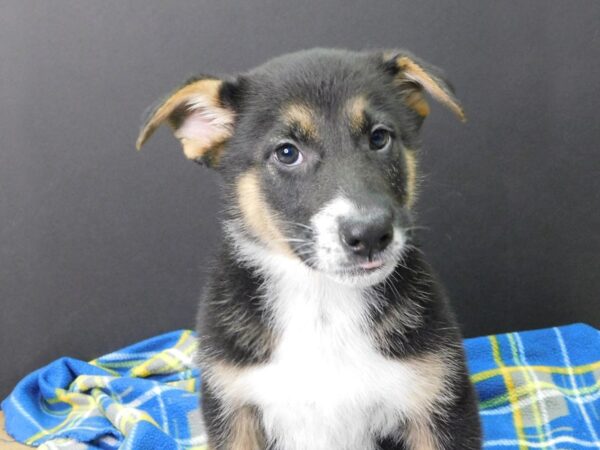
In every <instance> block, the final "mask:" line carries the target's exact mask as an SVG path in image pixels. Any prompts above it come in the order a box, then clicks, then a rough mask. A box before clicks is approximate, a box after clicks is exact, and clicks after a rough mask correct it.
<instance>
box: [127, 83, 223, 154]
mask: <svg viewBox="0 0 600 450" xmlns="http://www.w3.org/2000/svg"><path fill="white" fill-rule="evenodd" d="M233 86H234V84H233V82H229V81H223V80H221V79H217V78H212V77H202V78H194V79H192V80H189V81H188V82H187V83H185V84H184V85H183V86H181V87H179V88H177V89H176V90H175V91H173V92H172V93H171V94H169V95H168V96H167V97H166V98H165V99H164V100H163V101H161V102H160V103H159V104H158V106H156V107H155V108H154V109H152V111H151V112H150V114H149V116H148V119H147V120H146V121H145V123H144V125H143V126H142V129H141V131H140V134H139V136H138V138H137V141H136V148H137V149H138V150H139V149H141V148H142V146H143V145H144V143H145V142H146V141H147V140H148V139H149V138H150V136H152V134H153V133H154V131H155V130H156V129H157V128H158V127H159V126H160V125H161V124H162V123H163V122H168V123H169V124H170V125H171V127H172V128H173V134H174V135H175V137H176V138H177V139H179V141H180V142H181V145H182V147H183V153H184V154H185V156H187V157H188V158H189V159H191V160H194V161H196V162H198V163H201V164H206V165H208V166H216V165H217V164H218V161H219V156H220V153H221V150H222V149H223V146H224V145H225V143H226V142H227V140H228V139H229V138H230V137H231V134H232V132H233V124H234V119H235V110H234V107H233V104H232V101H231V99H232V97H233V96H232V90H233Z"/></svg>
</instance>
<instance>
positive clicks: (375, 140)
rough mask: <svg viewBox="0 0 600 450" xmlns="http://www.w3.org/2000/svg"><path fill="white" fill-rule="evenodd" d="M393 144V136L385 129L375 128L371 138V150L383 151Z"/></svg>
mask: <svg viewBox="0 0 600 450" xmlns="http://www.w3.org/2000/svg"><path fill="white" fill-rule="evenodd" d="M390 142H392V134H391V133H390V132H389V130H386V129H385V128H381V127H380V128H375V129H373V131H371V134H370V136H369V147H370V148H371V150H383V149H384V148H386V147H387V146H388V145H389V144H390Z"/></svg>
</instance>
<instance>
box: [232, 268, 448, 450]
mask: <svg viewBox="0 0 600 450" xmlns="http://www.w3.org/2000/svg"><path fill="white" fill-rule="evenodd" d="M267 296H268V301H269V302H270V303H271V305H272V307H273V308H274V311H275V315H274V317H275V326H276V327H277V328H278V329H279V331H280V339H279V340H278V344H277V347H276V348H275V351H274V353H273V354H272V357H271V359H270V361H269V362H268V363H267V364H264V365H260V366H256V367H252V368H248V369H244V370H242V371H240V372H239V375H238V376H236V377H235V379H233V380H229V381H228V382H227V386H223V388H224V390H223V393H224V394H225V395H229V396H231V400H233V401H234V402H236V403H237V402H241V403H244V404H252V405H255V406H257V407H258V408H259V410H260V411H261V413H262V421H263V425H264V428H265V432H266V434H267V437H268V438H270V439H275V440H276V441H277V442H278V443H279V445H280V446H281V448H283V449H286V450H292V449H294V450H296V449H297V450H300V449H309V448H310V449H340V450H341V449H347V448H348V449H354V448H356V449H358V448H360V449H364V450H368V449H371V448H373V447H372V445H373V437H374V436H381V435H386V434H389V433H392V432H394V431H397V429H396V427H397V426H398V424H399V421H400V420H401V418H402V417H411V416H414V415H415V414H417V415H420V414H421V413H423V412H424V409H426V408H427V407H428V406H430V405H431V402H432V400H433V399H434V398H435V397H436V396H437V395H438V394H439V392H440V390H441V387H442V379H443V371H444V370H443V367H442V365H441V363H439V362H437V363H436V362H432V361H434V360H433V359H431V360H427V361H426V360H423V359H421V360H416V359H413V360H406V361H398V360H392V359H389V358H386V357H384V356H383V355H381V354H380V353H379V352H378V351H377V349H376V348H375V346H374V344H373V342H372V340H371V338H370V337H369V334H368V326H367V323H366V313H367V308H368V301H369V300H368V298H366V294H365V293H364V291H363V290H361V289H358V288H354V287H349V286H343V285H340V284H337V283H335V282H333V281H331V280H328V279H326V278H325V277H322V276H315V277H314V278H312V277H311V278H307V279H305V277H304V276H300V277H294V278H282V279H279V280H278V281H277V282H276V283H274V285H273V286H272V287H271V289H270V290H269V292H268V294H267Z"/></svg>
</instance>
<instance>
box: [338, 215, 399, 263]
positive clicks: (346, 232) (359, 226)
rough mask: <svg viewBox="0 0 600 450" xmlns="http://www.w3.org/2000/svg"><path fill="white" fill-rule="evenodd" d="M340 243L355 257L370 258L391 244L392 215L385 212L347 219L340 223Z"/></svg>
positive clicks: (392, 235)
mask: <svg viewBox="0 0 600 450" xmlns="http://www.w3.org/2000/svg"><path fill="white" fill-rule="evenodd" d="M340 237H341V239H342V242H343V243H344V244H345V245H346V246H347V247H348V248H349V249H350V250H351V251H352V252H353V253H354V254H356V255H358V256H363V257H368V258H372V257H373V256H374V255H375V254H377V253H378V252H381V251H383V250H385V248H386V247H387V246H388V245H389V244H390V242H392V239H393V238H394V228H393V226H392V215H391V214H390V213H388V212H387V211H378V212H376V213H371V214H366V215H365V216H364V217H358V218H347V219H344V220H343V221H342V222H340Z"/></svg>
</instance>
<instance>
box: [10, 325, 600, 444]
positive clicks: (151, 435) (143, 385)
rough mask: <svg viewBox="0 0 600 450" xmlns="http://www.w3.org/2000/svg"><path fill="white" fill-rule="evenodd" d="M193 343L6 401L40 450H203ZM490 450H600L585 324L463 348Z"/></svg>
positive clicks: (164, 339)
mask: <svg viewBox="0 0 600 450" xmlns="http://www.w3.org/2000/svg"><path fill="white" fill-rule="evenodd" d="M196 345H197V341H196V337H195V335H194V333H193V332H191V331H189V330H182V331H174V332H171V333H167V334H164V335H161V336H157V337H154V338H151V339H148V340H145V341H142V342H140V343H138V344H135V345H132V346H130V347H126V348H124V349H121V350H118V351H116V352H114V353H110V354H108V355H106V356H103V357H101V358H98V359H95V360H93V361H90V362H83V361H79V360H77V359H73V358H61V359H59V360H57V361H54V362H53V363H51V364H49V365H47V366H45V367H43V368H41V369H39V370H37V371H35V372H33V373H31V374H30V375H28V376H26V377H25V378H24V379H23V380H22V381H21V382H20V383H19V384H18V385H17V386H16V387H15V389H14V390H13V392H12V393H11V394H10V395H9V396H8V397H7V398H6V399H5V400H4V401H3V402H2V410H3V411H4V413H5V416H6V430H7V432H8V433H9V434H10V435H12V436H13V437H14V438H15V439H16V440H18V441H20V442H23V443H26V444H29V445H34V446H40V448H43V449H47V450H48V449H60V448H69V449H76V450H77V449H81V450H84V449H106V450H109V449H110V450H113V449H134V450H146V449H148V450H149V449H185V450H190V449H194V450H206V449H207V446H206V434H205V430H204V426H203V424H202V420H201V418H200V410H199V408H198V406H199V403H198V399H199V387H200V373H199V371H198V370H197V369H196V368H195V367H194V363H193V358H194V354H195V351H196ZM465 349H466V352H467V357H468V364H469V369H470V372H471V379H472V381H473V383H474V385H475V387H476V390H477V394H478V396H479V400H480V414H481V419H482V423H483V429H484V437H485V444H484V447H485V448H489V449H498V450H508V449H510V450H513V449H515V450H522V449H529V448H532V449H556V450H558V449H561V450H564V449H569V450H579V449H590V448H592V449H593V448H596V449H600V439H599V436H600V332H598V331H597V330H595V329H593V328H591V327H589V326H587V325H583V324H576V325H569V326H564V327H558V328H550V329H543V330H536V331H526V332H519V333H509V334H502V335H493V336H487V337H480V338H474V339H467V340H466V341H465Z"/></svg>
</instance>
